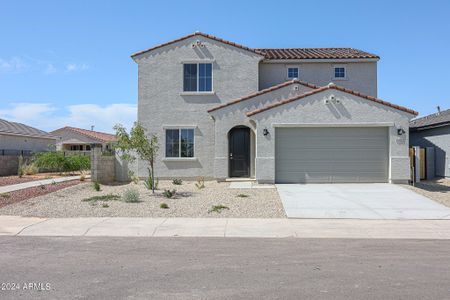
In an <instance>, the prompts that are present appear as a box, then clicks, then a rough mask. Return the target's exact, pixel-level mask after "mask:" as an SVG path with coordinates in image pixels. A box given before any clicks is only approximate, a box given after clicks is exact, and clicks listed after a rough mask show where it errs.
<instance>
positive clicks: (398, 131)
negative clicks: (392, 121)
mask: <svg viewBox="0 0 450 300" xmlns="http://www.w3.org/2000/svg"><path fill="white" fill-rule="evenodd" d="M404 133H405V130H404V129H403V128H401V127H398V128H397V134H398V135H403V134H404Z"/></svg>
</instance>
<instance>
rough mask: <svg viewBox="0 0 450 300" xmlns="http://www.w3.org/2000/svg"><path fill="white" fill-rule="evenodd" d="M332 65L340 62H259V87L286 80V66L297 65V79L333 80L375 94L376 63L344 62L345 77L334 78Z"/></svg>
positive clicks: (350, 87) (326, 82)
mask: <svg viewBox="0 0 450 300" xmlns="http://www.w3.org/2000/svg"><path fill="white" fill-rule="evenodd" d="M334 65H341V64H340V63H293V64H286V63H261V64H260V69H259V79H260V84H259V87H260V89H265V88H267V87H270V86H273V85H275V84H279V83H281V82H284V81H286V80H288V78H287V68H288V67H298V68H299V79H300V80H303V81H306V82H309V83H313V84H316V85H319V86H324V85H327V84H329V83H330V82H334V83H335V84H337V85H339V86H343V87H345V88H348V89H351V90H355V91H358V92H361V93H363V94H367V95H370V96H375V97H376V96H377V63H376V62H359V63H344V64H342V65H345V66H346V70H347V79H345V80H338V79H334V78H333V76H334V67H333V66H334Z"/></svg>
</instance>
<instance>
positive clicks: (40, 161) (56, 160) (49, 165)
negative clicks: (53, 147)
mask: <svg viewBox="0 0 450 300" xmlns="http://www.w3.org/2000/svg"><path fill="white" fill-rule="evenodd" d="M64 161H65V157H64V153H63V152H61V151H55V152H41V153H37V154H35V156H34V163H35V164H36V166H37V167H38V168H39V169H40V170H42V171H57V172H63V170H64Z"/></svg>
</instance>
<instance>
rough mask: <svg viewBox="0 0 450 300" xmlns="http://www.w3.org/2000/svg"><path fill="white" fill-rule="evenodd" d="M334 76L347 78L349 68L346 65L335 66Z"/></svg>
mask: <svg viewBox="0 0 450 300" xmlns="http://www.w3.org/2000/svg"><path fill="white" fill-rule="evenodd" d="M334 78H335V79H346V78H347V70H346V69H345V66H335V67H334Z"/></svg>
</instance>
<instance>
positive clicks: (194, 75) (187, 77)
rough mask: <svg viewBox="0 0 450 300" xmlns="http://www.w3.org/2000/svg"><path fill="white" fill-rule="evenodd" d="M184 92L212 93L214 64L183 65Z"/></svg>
mask: <svg viewBox="0 0 450 300" xmlns="http://www.w3.org/2000/svg"><path fill="white" fill-rule="evenodd" d="M183 91H184V92H211V91H212V64H211V63H198V64H184V65H183Z"/></svg>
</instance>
